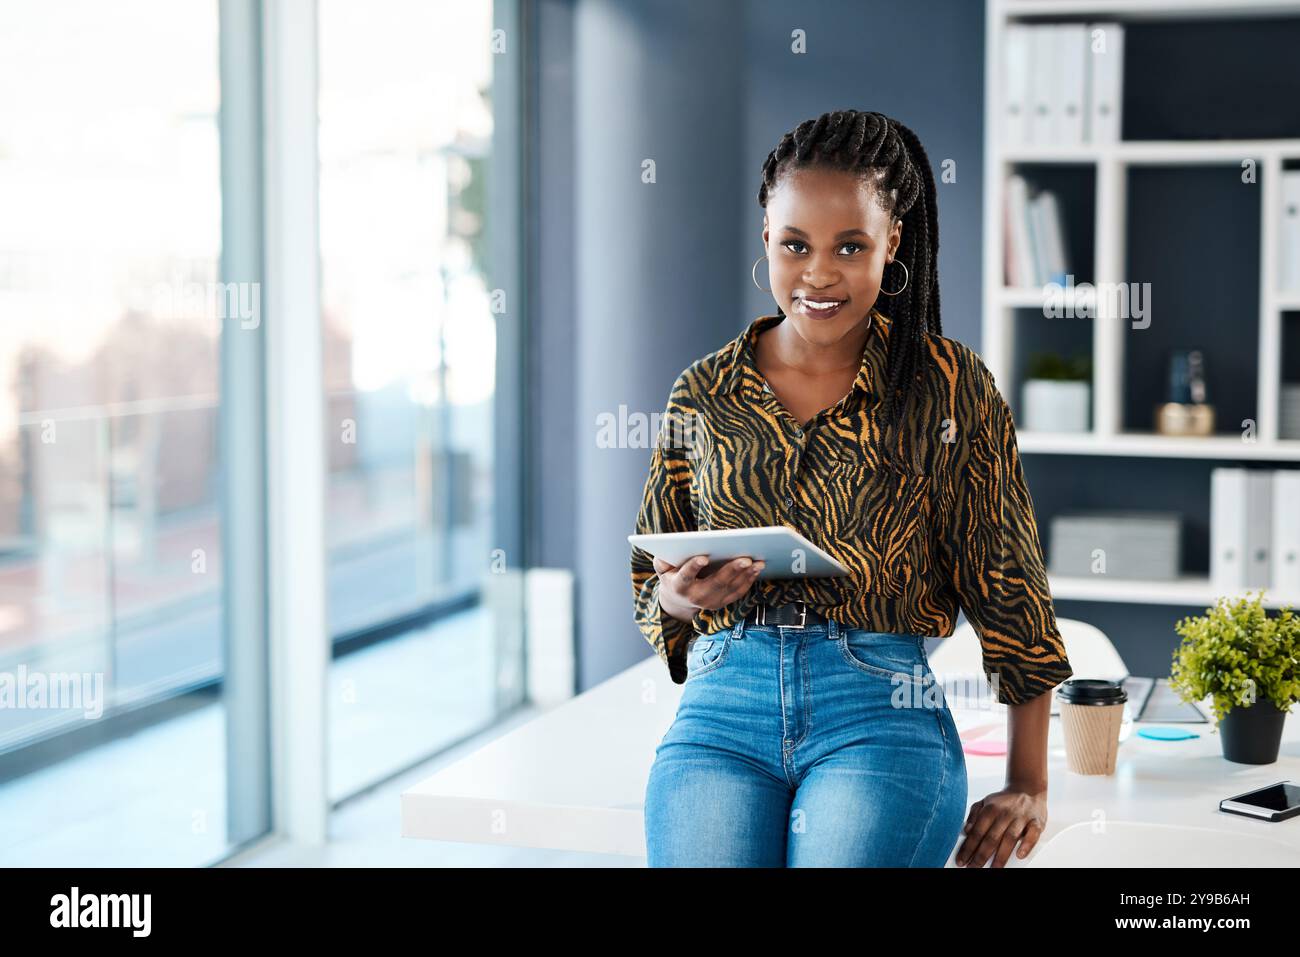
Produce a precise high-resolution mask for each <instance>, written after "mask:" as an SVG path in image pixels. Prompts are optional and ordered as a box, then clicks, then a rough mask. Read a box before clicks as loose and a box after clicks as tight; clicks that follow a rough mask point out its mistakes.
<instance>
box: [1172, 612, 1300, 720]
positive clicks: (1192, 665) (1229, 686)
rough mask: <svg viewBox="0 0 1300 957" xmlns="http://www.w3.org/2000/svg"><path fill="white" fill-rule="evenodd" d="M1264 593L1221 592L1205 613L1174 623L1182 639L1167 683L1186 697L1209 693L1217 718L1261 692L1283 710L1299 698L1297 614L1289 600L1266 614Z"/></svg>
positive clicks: (1252, 700)
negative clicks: (1224, 594) (1229, 595)
mask: <svg viewBox="0 0 1300 957" xmlns="http://www.w3.org/2000/svg"><path fill="white" fill-rule="evenodd" d="M1263 597H1264V592H1263V590H1262V589H1261V590H1260V592H1259V593H1258V594H1257V595H1256V596H1255V597H1254V598H1252V597H1250V594H1249V593H1248V594H1247V595H1246V597H1244V598H1239V599H1237V600H1235V601H1233V600H1230V599H1228V598H1224V597H1221V598H1219V599H1218V600H1217V601H1216V603H1215V605H1214V607H1212V608H1207V609H1205V614H1204V615H1197V616H1195V617H1192V616H1188V617H1186V618H1184V619H1182V620H1181V621H1180V622H1178V624H1177V625H1175V626H1174V630H1175V631H1177V632H1178V634H1180V635H1182V637H1183V640H1182V644H1181V645H1179V647H1178V649H1177V650H1176V651H1175V652H1174V664H1173V670H1172V672H1171V676H1170V680H1169V684H1170V687H1172V688H1173V689H1174V690H1176V691H1177V692H1178V695H1179V697H1180V698H1182V699H1183V700H1184V701H1187V702H1192V703H1195V702H1197V701H1201V700H1202V699H1204V698H1206V697H1207V696H1210V697H1213V699H1214V705H1213V707H1214V715H1215V718H1217V719H1218V720H1219V721H1222V720H1223V718H1224V716H1225V715H1226V714H1227V713H1228V712H1229V711H1231V710H1232V709H1233V708H1235V707H1249V706H1250V705H1251V704H1254V703H1255V702H1256V701H1258V700H1262V699H1263V698H1268V699H1270V700H1271V701H1272V702H1273V704H1275V705H1277V707H1278V708H1279V709H1280V710H1282V711H1289V710H1290V708H1291V704H1292V702H1294V701H1297V700H1300V669H1298V668H1297V659H1298V658H1300V617H1297V616H1296V615H1295V614H1293V613H1292V611H1291V607H1290V606H1289V605H1288V606H1284V607H1283V608H1282V609H1281V610H1280V611H1279V612H1278V614H1277V615H1275V616H1273V617H1271V618H1270V617H1269V615H1268V612H1267V611H1266V610H1265V609H1264V603H1263Z"/></svg>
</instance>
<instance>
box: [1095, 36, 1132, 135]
mask: <svg viewBox="0 0 1300 957" xmlns="http://www.w3.org/2000/svg"><path fill="white" fill-rule="evenodd" d="M1095 30H1101V31H1103V33H1104V40H1105V48H1104V50H1105V52H1094V51H1093V44H1094V41H1093V31H1095ZM1087 50H1088V64H1089V67H1090V69H1089V71H1088V83H1089V96H1088V112H1089V117H1088V135H1089V137H1090V139H1091V142H1093V143H1114V142H1117V141H1118V140H1119V133H1120V112H1121V110H1120V101H1121V95H1122V92H1123V78H1124V26H1123V24H1121V23H1089V24H1088V37H1087Z"/></svg>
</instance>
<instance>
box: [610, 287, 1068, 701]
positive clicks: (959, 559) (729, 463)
mask: <svg viewBox="0 0 1300 957" xmlns="http://www.w3.org/2000/svg"><path fill="white" fill-rule="evenodd" d="M783 319H784V316H781V315H772V316H760V317H759V318H757V319H755V320H754V321H753V322H751V323H750V324H749V326H748V327H747V328H746V329H745V331H744V332H742V333H741V334H740V335H739V336H737V337H736V338H735V339H733V340H732V341H731V342H729V343H728V344H727V345H725V346H724V347H723V348H721V349H719V350H717V351H716V352H712V353H709V354H708V355H706V356H704V357H703V358H701V359H697V360H696V361H695V362H694V363H692V364H691V365H690V366H689V367H688V368H687V369H686V370H685V371H683V372H682V373H681V375H679V376H678V377H677V380H676V381H675V382H674V383H673V386H672V389H671V390H670V393H669V397H668V405H667V407H666V409H665V412H664V415H663V417H662V418H661V420H660V427H659V429H658V432H657V437H656V441H655V444H654V447H653V449H652V452H651V458H650V474H649V476H648V478H647V479H646V483H645V491H644V495H643V498H642V503H641V508H640V513H639V515H638V517H637V521H636V531H637V532H641V533H644V532H678V531H694V530H707V529H725V528H749V527H754V526H761V525H788V526H790V527H791V528H794V529H795V530H797V531H798V532H799V533H800V534H802V535H804V536H805V537H806V538H808V539H809V540H810V541H812V542H813V543H814V544H816V545H817V546H819V547H820V548H823V549H825V550H826V551H828V552H829V553H830V554H832V555H834V556H835V557H836V558H837V559H839V561H840V562H841V563H843V564H844V565H845V566H846V567H847V568H849V570H850V571H851V573H852V574H851V575H850V576H848V577H840V578H805V579H767V580H765V579H759V580H756V581H755V582H754V583H753V585H752V586H751V587H750V590H749V592H748V593H747V594H746V595H745V596H744V597H742V598H740V599H738V600H736V601H735V602H733V603H731V604H730V605H727V606H724V607H722V608H718V609H712V610H710V609H702V610H701V611H699V612H698V613H697V614H696V615H695V618H694V619H693V620H692V621H690V622H685V621H679V620H677V619H675V618H673V617H671V616H670V615H668V614H667V613H666V612H664V611H663V610H662V609H661V608H660V607H659V576H658V574H657V573H656V572H655V570H654V560H653V557H652V556H651V555H650V553H649V552H646V551H645V550H643V549H641V548H638V547H636V546H632V555H631V565H632V594H633V606H634V617H635V620H636V622H637V625H638V627H639V628H640V630H641V633H642V635H643V636H644V637H645V639H646V640H647V641H648V642H649V643H650V645H651V646H652V647H653V648H654V650H655V652H656V653H657V654H658V655H659V657H660V658H661V659H662V660H663V661H664V662H665V663H666V664H667V666H668V672H669V675H670V676H671V678H672V681H673V682H674V683H676V684H682V683H684V682H685V680H686V646H687V644H688V643H689V642H690V639H691V638H692V637H694V635H695V634H696V633H697V632H698V633H699V634H713V633H714V632H718V631H722V630H724V629H726V628H730V627H731V626H732V625H733V624H735V622H736V621H737V620H739V619H740V618H742V617H744V616H745V615H746V614H747V613H748V612H749V611H750V610H751V609H752V608H753V607H754V606H755V605H756V604H758V603H759V602H760V601H761V602H766V603H768V604H784V603H786V602H791V601H798V600H803V601H806V602H807V603H808V605H809V606H810V607H812V608H814V609H816V610H817V611H819V612H821V613H822V614H823V615H826V616H827V617H832V618H835V619H836V620H837V621H839V622H841V623H844V624H846V625H848V626H850V627H854V628H863V629H866V630H868V631H884V632H899V633H903V634H913V635H926V636H932V637H947V636H949V635H951V634H952V633H953V629H954V627H955V625H956V622H957V612H958V608H960V609H961V610H963V611H964V612H965V613H966V617H967V619H968V620H969V621H970V622H971V624H972V625H973V626H974V628H975V630H976V632H977V633H978V635H979V638H980V644H981V647H982V650H983V664H984V672H985V674H986V675H987V676H988V677H989V678H990V680H992V679H994V677H995V676H996V688H997V697H998V700H999V701H1000V702H1002V703H1003V704H1019V703H1021V702H1024V701H1027V700H1029V699H1031V698H1033V697H1035V696H1037V695H1039V694H1041V693H1042V692H1044V691H1047V690H1049V689H1051V688H1052V687H1054V686H1056V685H1057V684H1059V683H1060V682H1062V681H1064V680H1065V679H1066V678H1068V677H1070V676H1071V675H1072V674H1073V671H1072V670H1071V668H1070V664H1069V661H1068V659H1067V658H1066V654H1065V645H1064V643H1063V641H1062V639H1061V634H1060V631H1059V630H1058V628H1057V624H1056V618H1055V613H1054V611H1053V608H1052V598H1051V593H1050V592H1049V590H1048V583H1047V573H1046V569H1045V567H1044V562H1043V554H1042V547H1041V545H1040V544H1039V538H1038V528H1037V523H1036V521H1035V519H1034V509H1033V504H1032V502H1031V500H1030V496H1029V490H1028V488H1027V487H1026V485H1025V480H1024V475H1023V473H1022V470H1021V464H1020V457H1019V453H1018V451H1017V447H1016V433H1015V425H1014V423H1013V422H1012V417H1011V410H1010V409H1009V408H1008V406H1007V403H1006V400H1005V399H1004V398H1003V397H1002V395H1001V393H1000V392H999V391H998V388H997V385H996V384H995V382H994V379H993V375H992V373H991V372H989V370H988V368H987V367H986V366H985V365H984V363H983V362H982V361H981V360H980V358H979V356H978V355H977V354H976V353H975V352H974V351H973V350H971V349H969V348H967V347H966V346H963V345H962V344H961V343H959V342H957V341H955V340H953V339H949V338H946V337H943V336H937V335H930V336H929V337H928V349H926V350H923V354H922V360H921V363H922V373H921V376H920V381H921V383H922V387H921V388H920V389H919V390H918V394H917V395H916V396H915V397H914V398H913V399H912V400H911V401H910V402H909V405H908V412H907V415H906V416H905V418H904V420H903V425H902V427H901V428H894V427H892V426H890V427H888V428H887V427H886V422H885V421H884V418H883V411H884V410H883V398H884V389H885V387H886V374H885V359H886V355H887V347H888V342H889V332H890V320H889V319H888V318H887V317H886V316H884V315H883V314H881V313H880V312H879V311H878V310H875V309H872V311H871V313H870V315H869V317H868V319H867V321H868V322H870V323H871V330H870V335H869V336H868V338H867V341H866V344H865V346H864V348H863V353H862V365H861V367H860V368H859V370H858V374H857V377H856V378H855V379H854V381H853V385H852V387H851V388H850V389H849V391H848V393H847V394H846V395H845V396H844V397H843V398H842V399H840V401H839V402H837V403H836V404H835V405H833V406H831V407H830V408H828V409H823V410H822V411H821V412H819V413H818V414H817V415H816V416H814V417H813V418H812V419H811V420H809V421H808V422H807V423H800V422H798V421H796V419H795V417H794V416H793V415H792V414H791V413H790V412H789V411H788V410H787V409H786V408H785V407H784V406H783V405H782V404H781V402H780V400H778V399H777V398H776V395H775V394H774V393H773V392H772V390H771V387H770V386H769V385H768V384H767V382H766V380H765V379H764V378H763V376H762V374H761V373H760V372H759V371H758V367H757V365H756V364H755V362H754V355H755V343H756V342H757V341H758V336H759V334H760V333H761V332H763V331H764V330H766V329H769V328H771V327H772V326H774V325H776V324H777V323H779V322H781V321H782V320H783Z"/></svg>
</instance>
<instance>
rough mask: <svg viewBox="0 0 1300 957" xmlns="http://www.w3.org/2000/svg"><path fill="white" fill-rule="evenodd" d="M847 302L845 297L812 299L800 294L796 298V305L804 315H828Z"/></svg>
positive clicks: (837, 310)
mask: <svg viewBox="0 0 1300 957" xmlns="http://www.w3.org/2000/svg"><path fill="white" fill-rule="evenodd" d="M846 302H848V300H847V299H825V298H820V297H819V298H816V299H812V298H809V297H808V296H800V297H798V300H797V307H798V309H799V311H800V312H802V313H803V314H804V315H806V316H815V317H822V316H830V315H833V314H834V313H836V312H839V310H840V307H841V306H843V305H844V303H846Z"/></svg>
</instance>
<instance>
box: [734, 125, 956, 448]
mask: <svg viewBox="0 0 1300 957" xmlns="http://www.w3.org/2000/svg"><path fill="white" fill-rule="evenodd" d="M814 166H816V167H825V168H830V169H836V170H843V171H845V172H851V173H861V174H863V175H864V176H866V177H868V178H869V179H870V180H871V181H872V183H873V184H874V185H875V190H874V192H875V195H876V201H877V202H878V203H879V204H880V206H881V208H882V209H883V210H884V211H885V212H887V213H889V214H890V215H891V216H892V217H894V218H901V219H902V220H903V236H902V241H901V242H900V243H899V248H898V252H897V254H896V256H895V259H896V260H897V259H901V260H902V261H903V264H904V265H905V266H906V267H907V279H908V282H907V287H906V288H905V289H904V290H903V292H902V293H901V294H900V295H898V296H882V297H881V298H880V300H879V301H878V302H877V304H876V308H877V309H879V310H880V312H881V313H882V314H884V315H885V316H887V317H888V318H889V320H890V336H889V358H888V362H887V365H886V369H887V375H888V389H887V392H886V396H885V401H886V406H885V408H886V410H887V411H886V414H887V415H889V416H892V417H893V419H894V421H895V422H898V423H901V421H902V416H903V410H904V409H905V408H906V406H907V399H908V397H909V396H910V395H911V394H912V392H913V388H914V386H915V382H916V379H917V378H918V376H919V368H920V363H921V358H922V353H923V350H924V349H925V347H926V346H925V336H926V334H927V333H934V334H935V335H943V327H942V325H941V323H940V321H939V278H938V257H939V209H938V203H937V200H936V196H935V188H934V173H933V171H932V170H931V169H930V160H929V157H928V156H926V153H925V149H924V148H923V147H922V146H921V141H920V139H918V138H917V135H916V134H915V133H914V132H912V131H911V130H910V129H908V128H907V127H906V126H904V125H903V124H902V123H899V122H898V121H897V120H894V119H890V118H889V117H887V116H885V115H884V114H882V113H868V112H863V111H861V110H835V111H833V112H830V113H823V114H822V115H821V116H819V117H817V118H816V119H814V120H805V121H804V122H802V123H800V124H799V125H798V126H796V127H795V128H794V130H792V131H791V132H789V133H786V134H785V135H784V136H783V137H781V142H780V143H778V144H777V147H776V149H774V150H772V152H771V153H769V154H768V155H767V160H766V161H765V162H764V163H763V184H762V185H761V186H760V187H759V189H758V205H759V206H762V207H763V208H764V209H767V201H768V198H769V197H770V196H771V194H772V191H773V189H774V188H775V187H776V185H777V183H778V181H779V180H780V178H781V177H782V176H784V175H785V174H786V173H787V172H790V171H792V170H796V169H804V168H808V167H814ZM898 284H899V285H901V282H900V283H898ZM778 312H781V315H784V314H785V313H784V312H783V311H781V310H780V308H779V307H778ZM900 393H901V401H897V402H896V401H895V400H896V399H898V398H900Z"/></svg>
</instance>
